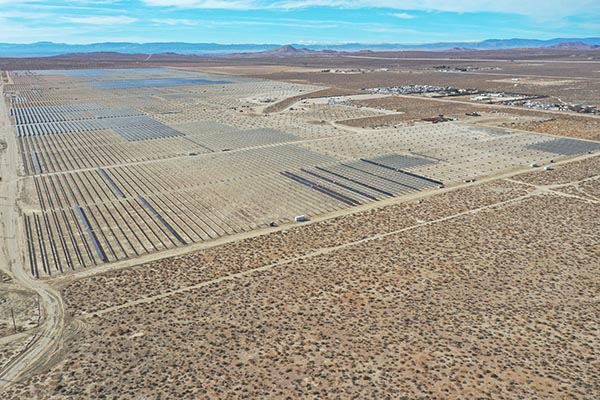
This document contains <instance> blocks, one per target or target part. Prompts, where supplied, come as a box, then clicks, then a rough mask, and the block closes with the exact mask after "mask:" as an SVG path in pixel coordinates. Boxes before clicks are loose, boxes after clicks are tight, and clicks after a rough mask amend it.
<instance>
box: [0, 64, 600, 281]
mask: <svg viewBox="0 0 600 400" xmlns="http://www.w3.org/2000/svg"><path fill="white" fill-rule="evenodd" d="M11 76H12V77H13V79H14V80H15V84H14V85H5V86H4V88H5V91H6V90H9V91H10V93H5V94H8V95H7V96H5V98H6V99H7V100H8V101H9V105H10V107H11V110H12V111H11V115H12V116H13V122H14V123H15V125H16V133H17V136H18V145H19V149H20V153H21V155H22V157H23V167H24V170H25V173H26V174H27V175H29V177H28V178H27V179H28V182H27V184H26V187H28V188H32V189H30V190H31V192H32V193H30V194H31V198H32V199H37V203H36V201H35V200H33V201H32V203H33V204H31V207H30V208H28V209H27V210H24V211H23V223H24V226H25V232H26V235H27V250H28V251H27V252H28V257H29V265H30V267H31V273H32V274H33V275H34V276H36V277H44V276H51V275H54V274H56V273H62V272H64V271H69V270H79V269H81V268H85V267H90V266H94V265H98V264H102V263H105V262H116V261H120V260H124V259H127V258H130V257H136V256H139V255H143V254H147V253H151V252H155V251H161V250H165V249H172V248H175V247H179V246H185V245H187V244H191V243H199V242H202V241H206V240H213V239H217V238H219V237H223V236H226V235H233V234H237V233H240V232H245V231H249V230H252V229H257V228H261V227H266V226H268V225H269V224H270V223H271V222H272V221H275V222H279V223H285V222H291V221H293V220H294V217H295V216H296V215H308V216H316V215H322V214H326V213H331V212H334V211H338V210H340V209H344V208H347V207H353V206H357V205H360V204H365V203H369V202H375V201H379V200H383V199H386V198H390V197H394V196H403V195H407V194H410V193H414V192H417V191H421V190H430V189H432V188H436V187H439V186H441V185H443V184H444V183H455V182H458V181H461V180H463V179H465V178H467V177H468V178H471V177H475V176H481V175H489V174H494V173H498V172H501V171H505V170H507V169H509V168H517V167H519V166H520V167H524V166H525V167H527V166H529V165H530V163H531V162H544V161H543V160H549V159H552V158H554V157H555V155H556V154H561V155H563V154H565V155H570V154H575V153H577V154H578V153H581V152H587V151H590V150H594V149H597V148H598V147H599V146H598V144H595V143H592V142H584V141H577V140H559V139H551V138H549V137H548V136H546V135H536V134H528V133H524V132H505V131H500V130H498V131H496V130H489V129H479V128H476V127H472V126H465V125H462V124H458V123H448V124H437V125H432V124H415V125H414V126H410V127H402V128H393V129H392V128H390V129H374V130H371V129H369V130H358V129H345V128H344V127H343V126H342V125H340V124H327V123H320V122H319V120H320V119H326V120H328V121H329V120H331V118H330V117H332V116H333V119H335V118H337V117H336V116H348V115H349V113H354V110H353V109H352V108H351V107H347V106H335V105H327V107H320V106H319V105H314V107H313V106H311V107H308V110H305V111H306V112H305V111H303V110H302V109H301V108H302V107H303V106H300V107H298V108H300V109H299V110H296V107H294V108H295V110H293V111H289V112H288V111H284V112H282V113H276V114H271V115H269V116H266V117H265V116H264V114H263V113H261V112H260V111H257V110H259V109H260V106H256V104H257V102H258V103H260V102H261V100H260V99H268V101H265V105H266V104H269V103H271V102H272V101H273V98H276V97H277V96H281V97H282V98H286V97H290V96H292V95H293V96H297V95H298V94H299V93H302V92H305V91H309V90H317V89H318V88H315V87H309V86H301V85H298V84H291V83H285V82H269V81H258V80H251V79H245V78H233V77H232V78H231V79H229V78H228V80H230V81H231V82H232V83H231V84H228V85H223V86H220V85H204V84H202V81H203V80H209V81H212V82H218V81H220V80H221V79H220V78H219V77H216V76H208V75H206V74H196V73H192V72H182V71H170V70H166V69H135V70H110V71H108V70H93V71H68V72H59V71H46V72H43V73H35V72H33V73H16V74H13V73H11ZM134 78H139V79H134ZM190 80H197V81H196V84H195V85H194V86H186V88H185V89H182V88H177V87H166V86H165V87H161V83H167V82H169V83H170V84H172V83H177V82H184V83H189V82H190ZM116 81H120V83H119V84H118V85H117V84H115V82H116ZM133 81H136V82H133ZM100 83H102V84H100ZM91 84H94V85H97V86H103V87H104V88H105V90H102V91H100V90H97V89H94V88H93V85H91ZM149 85H153V86H152V88H150V87H149ZM117 87H120V88H117ZM255 107H258V109H255ZM339 107H344V108H343V109H339ZM315 118H317V120H315ZM557 151H560V153H556V152H557Z"/></svg>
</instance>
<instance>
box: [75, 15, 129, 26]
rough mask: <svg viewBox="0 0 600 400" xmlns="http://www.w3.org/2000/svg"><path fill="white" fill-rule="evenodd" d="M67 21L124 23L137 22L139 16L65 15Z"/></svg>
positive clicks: (103, 23) (98, 23) (90, 23)
mask: <svg viewBox="0 0 600 400" xmlns="http://www.w3.org/2000/svg"><path fill="white" fill-rule="evenodd" d="M64 19H65V21H68V22H72V23H74V24H84V25H124V24H131V23H134V22H136V21H137V20H138V19H137V18H131V17H128V16H126V15H118V16H109V15H106V16H104V15H94V16H89V17H65V18H64Z"/></svg>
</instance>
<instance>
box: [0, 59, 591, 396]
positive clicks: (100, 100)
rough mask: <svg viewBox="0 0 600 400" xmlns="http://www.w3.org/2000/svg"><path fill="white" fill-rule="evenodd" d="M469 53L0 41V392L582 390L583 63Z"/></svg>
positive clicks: (587, 390) (586, 279)
mask: <svg viewBox="0 0 600 400" xmlns="http://www.w3.org/2000/svg"><path fill="white" fill-rule="evenodd" d="M476 53H477V54H474V53H473V52H467V54H462V53H458V54H456V53H361V54H354V55H352V54H338V55H327V56H323V57H314V56H310V57H289V58H273V59H253V58H252V57H246V58H242V59H235V58H225V57H224V58H215V59H203V58H195V57H179V58H178V57H175V58H169V56H166V55H165V56H162V58H161V57H160V56H159V57H153V59H152V62H151V63H145V64H144V63H142V62H140V61H139V59H136V58H135V57H133V58H131V59H129V58H127V57H126V56H123V57H120V58H114V59H111V58H110V56H109V55H105V56H98V57H93V58H90V59H80V58H73V57H71V58H69V57H63V58H61V57H51V58H48V59H41V58H40V59H19V60H4V59H3V60H0V68H2V69H4V70H5V72H3V74H2V81H3V82H2V93H3V97H4V102H3V104H2V111H1V112H0V121H1V125H0V133H1V137H0V140H1V142H0V144H2V146H0V164H1V165H2V180H1V181H0V185H2V186H1V187H0V189H1V191H2V198H1V201H2V204H1V207H0V216H1V217H2V219H1V222H2V228H3V229H2V233H3V236H2V240H3V243H2V244H3V245H2V247H1V252H2V253H1V254H0V255H2V264H1V265H0V267H1V271H2V273H1V274H0V278H1V279H0V289H1V292H0V349H2V351H1V352H0V395H1V396H0V397H2V398H6V399H22V398H33V399H47V398H53V399H54V398H56V399H63V398H64V399H78V398H106V399H109V398H123V399H129V398H130V399H159V398H390V399H392V398H394V399H396V398H398V399H432V398H433V399H438V398H439V399H461V398H481V399H522V398H528V399H548V398H574V399H575V398H577V399H591V398H596V397H598V396H600V386H599V385H598V382H600V361H599V359H598V356H599V355H598V349H599V348H600V336H599V335H598V332H599V330H600V319H598V315H600V307H599V304H600V303H599V302H598V293H600V279H599V278H598V277H599V276H600V274H598V272H599V268H600V247H599V240H598V239H599V238H600V225H598V217H599V216H600V136H598V132H599V129H598V128H599V125H600V115H599V114H597V112H596V111H595V107H597V106H598V105H599V104H598V99H599V98H600V96H599V95H598V94H599V90H600V61H599V60H596V59H594V58H593V56H592V55H591V53H588V52H586V51H581V52H578V54H575V55H573V54H568V53H566V52H565V51H563V50H561V51H558V50H557V51H555V52H554V53H552V52H551V53H552V54H545V53H543V52H542V53H540V52H533V51H530V52H527V51H522V52H520V51H514V52H504V51H498V52H476ZM482 98H485V99H486V100H485V101H482V100H480V99H482ZM489 99H491V100H489ZM13 316H14V321H13Z"/></svg>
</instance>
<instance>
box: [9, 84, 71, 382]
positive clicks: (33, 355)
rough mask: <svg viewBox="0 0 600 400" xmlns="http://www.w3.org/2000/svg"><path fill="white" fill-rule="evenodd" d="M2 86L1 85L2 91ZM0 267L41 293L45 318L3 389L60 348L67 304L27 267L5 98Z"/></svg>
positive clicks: (12, 365) (13, 142) (14, 149)
mask: <svg viewBox="0 0 600 400" xmlns="http://www.w3.org/2000/svg"><path fill="white" fill-rule="evenodd" d="M2 89H3V87H2V86H0V93H1V92H2ZM0 103H1V104H0V142H2V143H5V145H3V146H2V147H5V149H4V150H0V174H1V176H2V180H1V181H0V271H3V272H5V273H7V274H9V275H10V276H12V277H13V279H14V281H15V284H17V285H19V286H20V287H22V288H24V289H29V290H31V291H33V292H35V293H37V294H38V295H39V299H40V302H41V306H42V308H43V313H44V316H45V317H44V320H43V322H42V324H41V326H40V329H39V330H38V331H37V332H36V333H35V339H34V340H33V341H32V342H31V345H30V346H29V347H27V348H26V349H25V350H24V351H23V352H21V353H20V354H19V355H18V356H17V357H15V358H14V359H12V360H11V361H10V362H9V363H8V364H7V365H5V366H4V368H2V369H1V370H0V390H2V389H3V388H4V386H5V385H8V384H10V383H11V382H14V381H16V380H18V379H20V378H21V377H22V376H23V375H24V374H25V373H27V372H29V371H31V370H33V369H35V368H36V367H38V366H40V365H43V364H44V363H45V362H46V361H47V360H49V359H50V358H51V357H52V356H53V355H54V354H55V353H56V352H57V351H58V350H59V349H60V344H61V343H62V336H63V331H64V307H63V303H62V299H61V296H60V293H59V292H58V291H56V290H55V289H53V288H51V287H50V286H49V285H47V284H46V283H45V282H44V281H40V280H36V279H33V277H31V276H30V274H29V273H28V271H26V270H25V268H24V266H23V262H22V260H23V259H22V256H21V245H22V244H23V243H25V240H24V238H23V235H22V232H21V231H19V229H18V227H19V223H18V222H19V211H18V206H17V200H18V198H19V193H20V186H21V177H20V176H19V159H18V154H19V153H18V151H17V142H16V138H15V135H14V133H13V129H12V126H11V125H10V121H9V116H8V113H7V110H6V104H5V103H4V101H1V102H0Z"/></svg>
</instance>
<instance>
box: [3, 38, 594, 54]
mask: <svg viewBox="0 0 600 400" xmlns="http://www.w3.org/2000/svg"><path fill="white" fill-rule="evenodd" d="M288 46H289V47H287V46H282V45H281V44H218V43H183V42H164V43H130V42H105V43H92V44H65V43H53V42H36V43H30V44H14V43H0V57H40V56H55V55H61V54H69V53H99V52H117V53H123V54H160V53H177V54H184V55H192V54H195V55H227V54H235V53H259V52H274V53H275V54H277V53H278V52H283V53H289V52H290V51H292V49H294V50H299V51H306V52H308V51H310V50H312V51H365V50H373V51H400V50H413V51H415V50H422V51H447V50H453V49H454V50H456V49H461V50H505V49H516V48H552V49H567V50H590V49H597V48H600V37H594V38H556V39H550V40H537V39H489V40H484V41H481V42H439V43H426V44H402V43H382V44H366V43H344V44H308V45H304V44H291V45H288ZM280 49H283V50H280Z"/></svg>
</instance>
